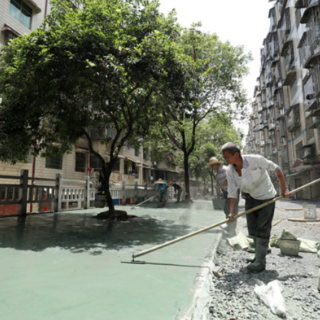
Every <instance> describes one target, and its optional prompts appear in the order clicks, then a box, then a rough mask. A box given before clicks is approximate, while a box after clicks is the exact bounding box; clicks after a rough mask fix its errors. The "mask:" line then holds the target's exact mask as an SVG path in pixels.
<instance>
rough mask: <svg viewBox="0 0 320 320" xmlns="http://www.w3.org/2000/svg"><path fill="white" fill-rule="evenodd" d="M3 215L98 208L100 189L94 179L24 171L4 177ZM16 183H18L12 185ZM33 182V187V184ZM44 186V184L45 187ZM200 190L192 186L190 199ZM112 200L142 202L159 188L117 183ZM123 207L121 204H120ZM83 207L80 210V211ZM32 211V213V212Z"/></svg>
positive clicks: (0, 203)
mask: <svg viewBox="0 0 320 320" xmlns="http://www.w3.org/2000/svg"><path fill="white" fill-rule="evenodd" d="M0 179H2V180H3V179H5V180H6V181H10V182H5V183H1V182H0V216H1V215H17V214H18V215H26V214H27V206H28V204H30V205H33V204H35V205H38V207H39V208H38V210H37V211H38V212H46V211H48V212H61V211H64V210H69V209H70V207H69V205H71V204H76V208H77V209H82V208H83V209H89V208H90V207H94V204H93V201H94V200H95V195H96V193H97V189H95V188H94V187H92V181H90V177H85V180H68V179H63V177H62V175H61V174H60V173H58V174H57V175H56V179H47V178H35V177H28V170H21V171H20V176H9V175H0ZM12 181H16V182H12ZM30 182H31V184H29V183H30ZM41 183H43V184H41ZM198 189H199V188H198V187H190V197H191V198H196V197H197V196H198V193H199V190H198ZM110 193H111V196H112V199H119V200H120V199H121V202H122V204H123V205H124V204H126V203H128V202H127V200H128V199H130V203H138V202H140V201H142V199H147V198H150V197H152V196H154V195H155V193H156V187H155V186H148V185H147V184H145V185H138V183H137V182H135V183H134V184H126V182H125V181H122V182H121V183H119V184H113V185H112V186H111V188H110ZM168 198H169V199H173V198H174V188H173V187H169V190H168ZM119 204H120V201H119ZM5 205H6V206H9V207H10V205H15V206H16V207H17V208H16V210H15V212H12V213H10V214H3V213H2V211H3V210H2V211H1V208H2V209H3V208H4V207H2V206H5ZM79 207H80V208H79ZM30 211H31V210H30Z"/></svg>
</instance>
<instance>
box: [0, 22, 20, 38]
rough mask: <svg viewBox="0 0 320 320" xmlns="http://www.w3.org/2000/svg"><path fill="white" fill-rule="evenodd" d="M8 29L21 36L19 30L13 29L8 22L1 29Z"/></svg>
mask: <svg viewBox="0 0 320 320" xmlns="http://www.w3.org/2000/svg"><path fill="white" fill-rule="evenodd" d="M7 30H8V31H11V32H13V33H14V34H15V35H17V36H20V33H19V32H17V31H16V30H14V29H12V28H11V27H9V26H8V25H7V24H4V26H3V28H2V29H1V31H7Z"/></svg>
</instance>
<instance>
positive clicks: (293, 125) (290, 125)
mask: <svg viewBox="0 0 320 320" xmlns="http://www.w3.org/2000/svg"><path fill="white" fill-rule="evenodd" d="M300 127H301V120H300V119H294V121H292V122H289V121H288V131H289V132H294V131H296V130H298V129H299V128H300Z"/></svg>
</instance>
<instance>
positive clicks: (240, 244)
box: [227, 232, 249, 250]
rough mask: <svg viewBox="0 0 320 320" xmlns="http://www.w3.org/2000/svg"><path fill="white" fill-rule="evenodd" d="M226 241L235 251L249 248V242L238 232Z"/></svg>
mask: <svg viewBox="0 0 320 320" xmlns="http://www.w3.org/2000/svg"><path fill="white" fill-rule="evenodd" d="M227 241H228V243H229V245H230V246H231V247H233V248H236V249H241V250H245V249H248V248H249V241H248V239H247V237H246V236H245V235H244V234H243V233H241V232H239V233H238V234H237V235H236V236H235V237H233V238H227Z"/></svg>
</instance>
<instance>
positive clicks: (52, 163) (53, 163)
mask: <svg viewBox="0 0 320 320" xmlns="http://www.w3.org/2000/svg"><path fill="white" fill-rule="evenodd" d="M46 168H48V169H62V156H60V155H55V156H51V157H47V158H46Z"/></svg>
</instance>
